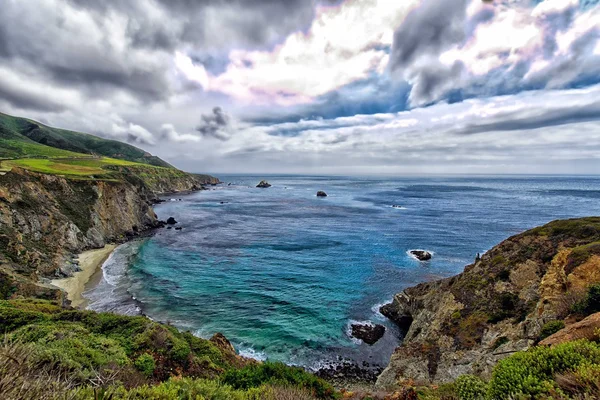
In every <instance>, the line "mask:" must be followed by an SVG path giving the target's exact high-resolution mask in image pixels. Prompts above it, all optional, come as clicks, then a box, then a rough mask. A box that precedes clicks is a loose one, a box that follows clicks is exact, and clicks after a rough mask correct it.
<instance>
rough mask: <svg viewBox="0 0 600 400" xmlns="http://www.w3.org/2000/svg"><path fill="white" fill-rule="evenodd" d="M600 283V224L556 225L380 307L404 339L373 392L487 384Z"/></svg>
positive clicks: (533, 232) (514, 239) (592, 220)
mask: <svg viewBox="0 0 600 400" xmlns="http://www.w3.org/2000/svg"><path fill="white" fill-rule="evenodd" d="M599 282H600V218H582V219H576V220H565V221H555V222H552V223H550V224H548V225H545V226H542V227H539V228H536V229H533V230H530V231H527V232H524V233H522V234H520V235H517V236H514V237H511V238H509V239H507V240H506V241H504V242H502V243H501V244H499V245H498V246H496V247H494V248H493V249H491V250H490V251H488V252H487V253H486V254H484V255H483V256H482V257H481V259H478V260H476V261H475V263H473V264H471V265H468V266H467V267H466V268H465V271H464V272H463V273H461V274H459V275H457V276H455V277H452V278H447V279H442V280H439V281H435V282H429V283H423V284H420V285H417V286H415V287H411V288H408V289H406V290H405V291H404V292H402V293H399V294H397V295H396V296H395V297H394V300H393V302H392V303H391V304H388V305H386V306H383V307H382V309H381V312H382V313H383V314H384V315H386V316H387V317H388V318H390V319H392V320H393V321H395V322H396V323H397V324H398V325H399V326H401V327H402V328H404V329H405V330H407V333H406V337H405V339H404V341H403V343H402V345H401V346H400V347H398V348H397V349H396V351H395V352H394V354H393V355H392V358H391V360H390V364H389V366H388V367H387V368H386V369H385V371H384V372H383V373H382V374H381V376H380V377H379V379H378V381H377V385H378V386H379V387H382V388H384V387H394V386H397V385H398V384H401V383H403V382H410V381H416V382H424V383H431V382H433V383H443V382H449V381H453V380H455V379H456V378H458V377H459V376H460V375H463V374H475V375H481V376H483V377H486V376H489V375H490V373H491V371H492V368H493V367H494V366H495V364H496V363H497V361H499V360H500V359H502V358H505V357H507V356H509V355H511V354H513V353H514V352H516V351H520V350H526V349H528V348H529V347H531V346H532V345H534V344H535V343H537V341H538V340H539V339H540V333H541V331H542V327H543V326H544V324H546V323H547V322H550V321H554V320H563V319H564V318H566V317H567V316H568V315H569V313H570V310H571V308H572V306H573V305H574V304H575V303H576V302H577V301H579V300H580V299H581V298H582V297H583V296H584V293H585V291H586V290H587V288H588V287H589V286H590V285H593V284H596V283H599Z"/></svg>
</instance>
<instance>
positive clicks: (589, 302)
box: [571, 283, 600, 316]
mask: <svg viewBox="0 0 600 400" xmlns="http://www.w3.org/2000/svg"><path fill="white" fill-rule="evenodd" d="M571 311H573V312H574V313H575V314H581V315H583V316H588V315H591V314H594V313H597V312H600V283H599V284H596V285H592V286H590V287H589V288H588V290H587V294H586V296H585V298H584V299H583V300H581V301H579V302H577V303H575V304H574V305H573V308H572V310H571Z"/></svg>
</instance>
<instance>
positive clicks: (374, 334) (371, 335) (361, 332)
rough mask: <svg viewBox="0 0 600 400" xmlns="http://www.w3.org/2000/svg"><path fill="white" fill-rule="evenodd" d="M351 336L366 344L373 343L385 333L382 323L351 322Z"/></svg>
mask: <svg viewBox="0 0 600 400" xmlns="http://www.w3.org/2000/svg"><path fill="white" fill-rule="evenodd" d="M351 328H352V336H354V337H355V338H357V339H360V340H362V341H363V342H365V343H366V344H369V345H374V344H375V343H377V341H378V340H379V339H381V338H382V337H383V334H384V333H385V327H384V326H383V325H371V324H352V326H351Z"/></svg>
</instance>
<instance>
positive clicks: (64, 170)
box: [0, 157, 170, 178]
mask: <svg viewBox="0 0 600 400" xmlns="http://www.w3.org/2000/svg"><path fill="white" fill-rule="evenodd" d="M13 167H20V168H24V169H27V170H30V171H33V172H39V173H43V174H52V175H64V176H72V177H94V178H110V177H112V176H114V175H116V174H115V170H111V169H109V167H138V168H140V169H142V170H149V171H161V170H167V169H170V168H164V167H156V166H151V165H146V164H141V163H137V162H132V161H126V160H118V159H116V158H109V157H99V158H94V157H69V158H21V159H17V160H3V161H0V169H2V170H5V171H8V170H10V169H11V168H13ZM149 173H150V174H152V172H149Z"/></svg>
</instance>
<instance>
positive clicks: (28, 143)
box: [0, 113, 171, 167]
mask: <svg viewBox="0 0 600 400" xmlns="http://www.w3.org/2000/svg"><path fill="white" fill-rule="evenodd" d="M0 139H1V140H0V158H27V157H48V158H53V157H74V156H77V155H98V156H104V157H110V158H118V159H123V160H127V161H132V162H139V163H144V164H149V165H154V166H160V167H171V165H170V164H168V163H167V162H165V161H163V160H161V159H160V158H158V157H155V156H152V155H151V154H149V153H147V152H146V151H144V150H142V149H139V148H137V147H135V146H131V145H129V144H126V143H122V142H119V141H116V140H110V139H104V138H101V137H97V136H94V135H89V134H86V133H81V132H74V131H69V130H64V129H57V128H52V127H49V126H46V125H44V124H41V123H39V122H36V121H33V120H29V119H26V118H19V117H13V116H10V115H6V114H2V113H0Z"/></svg>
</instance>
